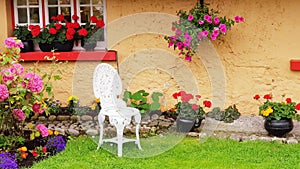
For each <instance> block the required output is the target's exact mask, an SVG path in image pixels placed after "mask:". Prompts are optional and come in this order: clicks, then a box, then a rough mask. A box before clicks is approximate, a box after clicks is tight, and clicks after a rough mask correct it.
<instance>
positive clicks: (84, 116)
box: [80, 115, 93, 121]
mask: <svg viewBox="0 0 300 169" xmlns="http://www.w3.org/2000/svg"><path fill="white" fill-rule="evenodd" d="M80 120H82V121H93V117H92V116H89V115H82V116H81V118H80Z"/></svg>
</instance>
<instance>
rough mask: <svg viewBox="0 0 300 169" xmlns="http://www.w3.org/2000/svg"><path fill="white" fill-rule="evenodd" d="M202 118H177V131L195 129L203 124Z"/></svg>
mask: <svg viewBox="0 0 300 169" xmlns="http://www.w3.org/2000/svg"><path fill="white" fill-rule="evenodd" d="M202 120H203V118H201V119H195V120H192V119H182V118H177V120H176V126H177V132H180V133H187V132H191V131H194V129H196V128H198V127H200V126H201V122H202Z"/></svg>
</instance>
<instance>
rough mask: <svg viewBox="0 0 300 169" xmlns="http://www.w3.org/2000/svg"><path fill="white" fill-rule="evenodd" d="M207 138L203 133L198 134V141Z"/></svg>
mask: <svg viewBox="0 0 300 169" xmlns="http://www.w3.org/2000/svg"><path fill="white" fill-rule="evenodd" d="M207 137H208V135H207V134H206V133H204V132H201V133H199V138H200V139H202V138H207Z"/></svg>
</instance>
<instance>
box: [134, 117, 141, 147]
mask: <svg viewBox="0 0 300 169" xmlns="http://www.w3.org/2000/svg"><path fill="white" fill-rule="evenodd" d="M139 131H140V123H136V129H135V135H136V142H135V144H136V145H137V146H138V148H139V149H140V150H142V147H141V143H140V133H139Z"/></svg>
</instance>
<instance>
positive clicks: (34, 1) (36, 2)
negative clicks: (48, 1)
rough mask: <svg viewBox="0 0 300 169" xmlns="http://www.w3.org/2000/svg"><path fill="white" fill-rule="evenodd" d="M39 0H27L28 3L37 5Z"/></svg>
mask: <svg viewBox="0 0 300 169" xmlns="http://www.w3.org/2000/svg"><path fill="white" fill-rule="evenodd" d="M38 4H39V0H29V5H38Z"/></svg>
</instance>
